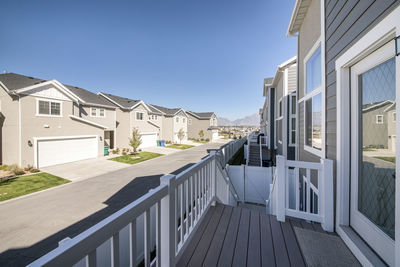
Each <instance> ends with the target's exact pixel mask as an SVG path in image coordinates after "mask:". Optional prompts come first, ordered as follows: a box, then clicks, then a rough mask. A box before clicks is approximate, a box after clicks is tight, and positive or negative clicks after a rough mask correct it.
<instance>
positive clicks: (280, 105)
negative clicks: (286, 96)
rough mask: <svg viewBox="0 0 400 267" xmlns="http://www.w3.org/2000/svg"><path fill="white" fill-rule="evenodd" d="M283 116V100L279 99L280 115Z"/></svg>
mask: <svg viewBox="0 0 400 267" xmlns="http://www.w3.org/2000/svg"><path fill="white" fill-rule="evenodd" d="M280 116H282V100H281V101H279V117H280Z"/></svg>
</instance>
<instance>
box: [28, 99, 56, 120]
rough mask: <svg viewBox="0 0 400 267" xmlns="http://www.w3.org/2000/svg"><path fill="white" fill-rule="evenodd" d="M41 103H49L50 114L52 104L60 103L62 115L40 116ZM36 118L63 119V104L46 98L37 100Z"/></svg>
mask: <svg viewBox="0 0 400 267" xmlns="http://www.w3.org/2000/svg"><path fill="white" fill-rule="evenodd" d="M39 101H45V102H49V104H50V106H49V112H50V113H51V103H52V102H53V103H59V104H60V115H52V114H39ZM35 116H36V117H56V118H61V117H63V102H62V101H59V100H50V99H45V98H36V114H35Z"/></svg>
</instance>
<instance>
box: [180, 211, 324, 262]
mask: <svg viewBox="0 0 400 267" xmlns="http://www.w3.org/2000/svg"><path fill="white" fill-rule="evenodd" d="M293 226H296V227H300V228H306V229H310V230H314V231H321V232H324V231H323V229H322V228H321V226H320V225H319V224H310V223H307V222H304V221H300V220H290V219H289V220H287V221H286V222H284V223H281V222H278V221H277V220H276V217H274V216H271V215H268V214H265V213H262V212H259V211H255V210H250V209H246V208H239V207H238V208H234V207H230V206H225V205H221V204H217V205H216V206H215V207H211V208H210V210H209V211H208V212H207V214H206V215H205V217H204V220H203V221H202V223H201V224H200V225H199V228H198V230H197V231H196V233H195V234H194V236H193V238H192V240H191V241H190V242H189V244H188V246H187V248H186V249H185V251H184V252H183V254H182V257H181V258H180V259H179V261H178V263H177V266H206V267H212V266H240V267H242V266H249V267H250V266H299V267H301V266H306V264H305V261H304V258H303V255H302V253H301V250H300V247H299V244H298V242H297V239H296V235H295V233H294V230H293Z"/></svg>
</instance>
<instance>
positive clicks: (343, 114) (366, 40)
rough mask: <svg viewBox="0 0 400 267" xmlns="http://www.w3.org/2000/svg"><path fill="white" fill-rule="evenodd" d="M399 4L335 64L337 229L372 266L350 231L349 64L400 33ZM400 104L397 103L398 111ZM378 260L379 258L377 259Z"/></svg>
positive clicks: (399, 66)
mask: <svg viewBox="0 0 400 267" xmlns="http://www.w3.org/2000/svg"><path fill="white" fill-rule="evenodd" d="M399 17H400V7H397V8H396V9H395V10H393V11H392V12H391V13H390V14H389V15H387V16H386V17H385V18H384V19H382V21H381V22H379V23H378V24H377V25H376V26H375V27H374V28H372V29H371V30H370V31H369V32H368V33H366V34H365V35H364V36H363V37H362V38H360V40H358V41H357V42H356V43H355V44H353V45H352V46H351V47H350V48H349V49H348V50H347V51H346V52H345V53H343V54H342V55H341V56H340V57H339V58H338V59H337V60H336V64H335V68H336V81H337V87H336V88H337V107H336V112H337V135H336V141H337V144H336V166H337V167H336V168H337V172H336V173H337V185H336V187H337V188H336V193H337V197H336V222H335V224H336V232H337V233H338V234H339V236H340V237H341V238H342V240H343V241H344V242H345V244H346V245H347V246H348V247H349V248H350V250H351V251H352V253H353V254H354V255H355V256H356V258H357V259H358V260H359V261H360V263H361V264H362V265H363V266H368V265H369V266H372V265H374V262H373V261H372V260H376V258H372V257H371V255H369V254H367V253H368V252H367V251H365V249H364V248H363V247H362V246H359V244H360V243H359V242H357V241H355V240H353V238H352V237H351V236H350V235H349V234H348V230H346V229H345V228H344V227H347V229H351V228H349V227H348V226H349V224H350V179H349V177H350V129H349V128H350V127H349V123H350V118H349V114H350V113H349V112H350V99H349V94H348V92H349V90H350V83H349V79H350V67H351V66H352V65H354V64H355V63H356V62H358V61H360V60H361V59H363V58H364V57H365V56H367V55H369V54H370V53H371V52H373V51H374V50H376V49H377V48H379V47H381V46H383V45H384V44H385V43H387V42H388V41H389V40H391V39H393V38H394V37H395V36H398V35H399V34H400V21H399V19H398V18H399ZM396 77H400V57H396ZM396 91H397V92H398V91H400V79H397V80H396ZM399 101H400V94H397V95H396V102H399ZM398 109H399V110H400V107H398V105H396V113H397V110H398ZM399 131H400V124H398V123H396V132H399ZM399 150H400V142H397V143H396V157H398V156H400V151H399ZM396 176H397V177H399V176H400V169H399V168H398V166H396ZM399 201H400V179H396V203H399ZM395 213H396V219H395V221H396V225H395V228H396V229H398V227H399V223H400V205H396V212H395ZM395 240H397V241H396V247H395V257H396V258H395V264H394V265H400V242H399V241H398V240H400V231H396V236H395ZM378 260H379V259H378Z"/></svg>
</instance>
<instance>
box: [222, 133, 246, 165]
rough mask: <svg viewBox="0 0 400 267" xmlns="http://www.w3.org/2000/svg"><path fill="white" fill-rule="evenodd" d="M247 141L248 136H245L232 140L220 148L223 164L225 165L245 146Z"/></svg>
mask: <svg viewBox="0 0 400 267" xmlns="http://www.w3.org/2000/svg"><path fill="white" fill-rule="evenodd" d="M246 141H247V137H243V138H241V139H237V140H234V141H231V142H229V143H227V144H225V145H223V146H222V147H221V148H220V149H218V151H219V152H220V155H221V160H220V164H221V166H224V167H225V165H226V164H227V163H228V161H229V160H230V159H231V158H232V157H233V156H234V155H235V154H236V152H237V151H238V150H239V149H240V148H241V147H242V146H243V144H244V143H245V142H246Z"/></svg>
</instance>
